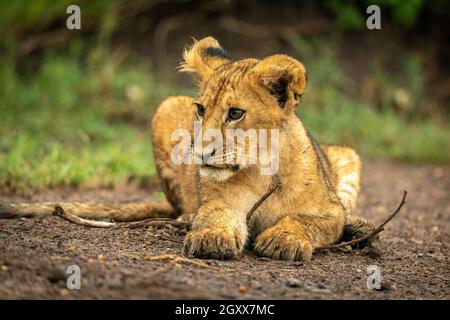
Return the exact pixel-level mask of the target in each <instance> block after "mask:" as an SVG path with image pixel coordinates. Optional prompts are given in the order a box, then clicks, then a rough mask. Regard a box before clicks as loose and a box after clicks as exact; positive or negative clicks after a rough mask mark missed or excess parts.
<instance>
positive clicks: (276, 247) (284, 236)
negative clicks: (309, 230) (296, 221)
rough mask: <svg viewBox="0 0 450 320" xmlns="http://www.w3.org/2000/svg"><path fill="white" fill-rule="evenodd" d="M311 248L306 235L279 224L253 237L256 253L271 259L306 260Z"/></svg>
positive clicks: (310, 254)
mask: <svg viewBox="0 0 450 320" xmlns="http://www.w3.org/2000/svg"><path fill="white" fill-rule="evenodd" d="M313 250H314V249H313V246H312V245H311V243H310V241H309V239H308V238H307V237H306V236H302V234H299V233H298V232H292V231H290V230H283V228H282V227H280V226H274V227H271V228H269V229H267V230H265V231H264V232H262V233H261V234H260V235H259V236H258V237H256V239H255V251H256V253H257V254H258V255H260V256H263V257H269V258H272V259H280V260H303V261H308V260H310V259H311V256H312V252H313Z"/></svg>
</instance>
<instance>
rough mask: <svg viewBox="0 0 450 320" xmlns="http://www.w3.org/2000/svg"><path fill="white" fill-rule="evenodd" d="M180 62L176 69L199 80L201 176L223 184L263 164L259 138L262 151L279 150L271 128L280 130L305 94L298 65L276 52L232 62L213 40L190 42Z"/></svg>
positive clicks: (302, 70)
mask: <svg viewBox="0 0 450 320" xmlns="http://www.w3.org/2000/svg"><path fill="white" fill-rule="evenodd" d="M183 58H184V61H183V63H182V64H181V66H180V69H181V71H183V72H192V73H195V74H196V75H197V76H198V77H199V79H200V82H199V87H200V94H199V98H198V100H197V102H196V110H197V117H198V121H199V124H201V131H202V133H203V142H202V143H201V145H200V147H201V148H199V149H197V150H196V151H195V153H196V155H197V156H198V157H201V158H202V159H203V162H202V165H201V168H200V173H201V175H202V176H205V177H209V178H212V179H215V180H220V181H223V180H227V179H229V178H230V177H231V176H233V174H235V173H236V172H237V171H238V170H240V169H243V168H246V167H248V166H251V165H260V166H261V165H264V164H263V163H262V161H261V160H262V157H261V155H262V154H263V151H262V149H261V148H262V147H264V146H263V145H264V141H263V140H264V138H266V141H268V143H266V146H267V150H266V152H267V151H268V152H269V153H270V152H271V151H277V150H279V147H278V145H277V141H276V139H274V138H276V137H278V135H277V134H278V133H277V132H275V131H273V129H276V130H281V129H282V128H283V124H284V123H285V122H286V120H287V119H288V117H289V116H291V115H292V114H293V112H294V109H295V107H296V105H297V104H298V102H299V100H300V97H301V96H302V95H303V92H304V90H305V85H306V78H305V77H306V74H305V68H304V67H303V64H301V63H300V62H298V61H297V60H295V59H293V58H291V57H289V56H286V55H281V54H277V55H272V56H269V57H267V58H264V59H262V60H257V59H243V60H236V61H234V60H232V59H231V58H230V57H229V56H228V54H227V53H226V51H225V50H224V49H222V48H221V46H220V45H219V43H218V42H217V40H215V39H214V38H212V37H207V38H204V39H202V40H200V41H195V42H194V44H193V45H192V46H191V47H189V48H187V49H186V50H185V52H184V56H183ZM264 131H265V132H266V133H264ZM208 132H209V133H208ZM211 132H214V133H211ZM218 133H221V136H222V137H218ZM231 134H234V137H235V139H234V140H233V139H231V140H232V141H231V140H230V139H228V138H229V137H230V135H231ZM255 135H256V137H255ZM275 136H276V137H275ZM220 140H221V141H220ZM270 142H272V144H271V143H270ZM262 173H263V174H264V172H262ZM269 174H270V172H269Z"/></svg>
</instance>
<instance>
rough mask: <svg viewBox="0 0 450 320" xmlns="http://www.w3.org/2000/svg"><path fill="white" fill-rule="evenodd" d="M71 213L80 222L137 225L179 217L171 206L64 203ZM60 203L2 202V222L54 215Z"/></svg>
mask: <svg viewBox="0 0 450 320" xmlns="http://www.w3.org/2000/svg"><path fill="white" fill-rule="evenodd" d="M58 204H59V205H60V206H61V207H63V208H64V210H66V211H67V212H69V213H71V214H73V215H75V216H78V217H80V218H90V219H99V220H105V219H111V220H114V221H137V220H143V219H149V218H161V217H165V218H176V217H177V214H176V212H175V210H174V209H173V208H172V206H171V205H170V204H169V203H168V202H131V203H118V204H106V203H90V202H60V203H58ZM55 205H56V202H43V203H8V202H0V218H19V217H35V216H45V215H51V214H52V212H53V210H54V209H55Z"/></svg>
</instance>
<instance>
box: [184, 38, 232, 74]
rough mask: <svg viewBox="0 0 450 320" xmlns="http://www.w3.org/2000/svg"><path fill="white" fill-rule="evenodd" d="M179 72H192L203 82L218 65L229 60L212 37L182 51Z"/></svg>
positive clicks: (196, 42)
mask: <svg viewBox="0 0 450 320" xmlns="http://www.w3.org/2000/svg"><path fill="white" fill-rule="evenodd" d="M183 60H184V61H183V62H182V63H181V65H180V71H181V72H192V73H196V74H197V75H199V76H200V78H201V79H202V81H205V80H206V79H207V78H209V76H210V75H211V74H212V73H213V72H214V70H215V69H216V68H217V67H219V66H220V65H222V64H224V63H227V62H229V61H230V60H231V58H230V57H229V56H228V53H227V52H226V51H225V50H224V49H222V47H221V46H220V44H219V42H218V41H217V40H216V39H214V38H213V37H207V38H203V39H202V40H200V41H195V42H194V44H193V45H192V46H190V47H188V48H186V49H185V50H184V54H183Z"/></svg>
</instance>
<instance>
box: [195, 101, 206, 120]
mask: <svg viewBox="0 0 450 320" xmlns="http://www.w3.org/2000/svg"><path fill="white" fill-rule="evenodd" d="M195 105H196V106H197V115H198V116H199V117H200V118H203V116H204V115H205V107H204V106H202V105H201V104H200V103H196V104H195Z"/></svg>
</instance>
